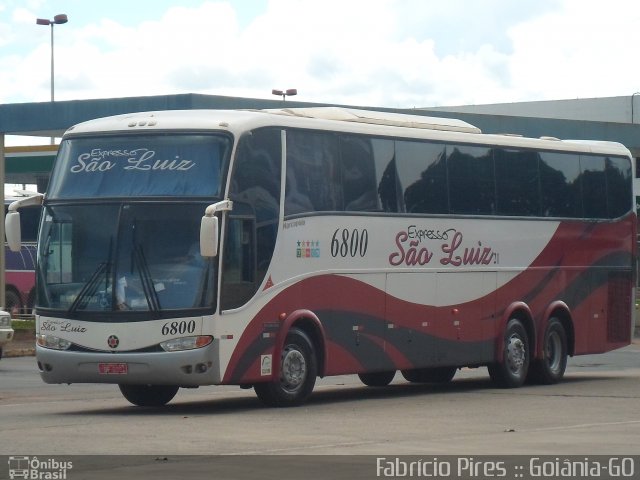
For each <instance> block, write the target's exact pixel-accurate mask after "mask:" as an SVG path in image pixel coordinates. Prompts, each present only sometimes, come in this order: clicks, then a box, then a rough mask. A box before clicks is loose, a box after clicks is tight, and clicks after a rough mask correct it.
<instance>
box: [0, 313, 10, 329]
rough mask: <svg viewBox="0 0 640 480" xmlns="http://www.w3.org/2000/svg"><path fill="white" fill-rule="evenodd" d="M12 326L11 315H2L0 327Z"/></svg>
mask: <svg viewBox="0 0 640 480" xmlns="http://www.w3.org/2000/svg"><path fill="white" fill-rule="evenodd" d="M10 326H11V316H10V315H2V316H0V327H10Z"/></svg>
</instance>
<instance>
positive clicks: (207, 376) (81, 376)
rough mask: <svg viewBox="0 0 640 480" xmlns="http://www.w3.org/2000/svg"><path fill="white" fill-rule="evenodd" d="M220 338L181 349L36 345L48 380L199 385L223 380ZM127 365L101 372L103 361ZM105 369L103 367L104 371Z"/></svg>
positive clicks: (43, 377)
mask: <svg viewBox="0 0 640 480" xmlns="http://www.w3.org/2000/svg"><path fill="white" fill-rule="evenodd" d="M217 353H218V342H217V341H215V340H214V342H213V343H212V344H210V345H208V346H206V347H203V348H198V349H194V350H184V351H179V352H153V353H149V352H145V353H135V352H132V353H127V352H122V353H117V354H114V353H111V352H74V351H63V350H53V349H49V348H44V347H41V346H40V345H37V346H36V358H37V361H38V368H39V369H40V376H41V377H42V379H43V380H44V381H45V383H113V384H145V385H177V386H180V387H196V386H200V385H215V384H218V383H220V368H219V364H218V360H217V359H218V355H217ZM101 364H103V365H105V364H107V365H126V373H113V372H114V371H116V370H118V369H115V368H114V369H110V370H111V372H112V373H101V368H100V365H101ZM104 370H105V369H104V368H103V371H104Z"/></svg>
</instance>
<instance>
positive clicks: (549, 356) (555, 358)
mask: <svg viewBox="0 0 640 480" xmlns="http://www.w3.org/2000/svg"><path fill="white" fill-rule="evenodd" d="M546 360H547V365H548V366H549V370H551V371H552V372H554V373H555V372H558V371H560V364H561V361H562V339H561V338H560V335H559V334H558V332H551V333H550V334H549V336H548V337H547V345H546Z"/></svg>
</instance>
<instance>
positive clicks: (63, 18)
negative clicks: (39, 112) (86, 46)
mask: <svg viewBox="0 0 640 480" xmlns="http://www.w3.org/2000/svg"><path fill="white" fill-rule="evenodd" d="M68 21H69V19H68V18H67V15H66V14H64V13H60V14H58V15H56V16H55V17H53V20H49V19H47V18H38V19H36V23H37V24H38V25H50V26H51V101H52V102H53V100H54V88H53V84H54V73H53V65H54V63H53V26H54V25H62V24H63V23H67V22H68Z"/></svg>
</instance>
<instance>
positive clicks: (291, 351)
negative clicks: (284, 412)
mask: <svg viewBox="0 0 640 480" xmlns="http://www.w3.org/2000/svg"><path fill="white" fill-rule="evenodd" d="M276 353H277V354H275V355H274V360H275V361H274V362H273V363H274V370H273V375H272V379H271V380H270V381H268V382H261V383H256V384H254V385H253V389H254V390H255V392H256V395H257V396H258V398H259V399H260V400H261V401H262V403H264V404H265V405H267V406H270V407H292V406H297V405H300V404H302V403H303V402H304V401H305V400H306V399H307V398H308V397H309V395H311V392H312V391H313V387H314V386H315V382H316V376H317V374H318V367H317V364H318V360H317V354H316V349H315V348H314V345H313V341H312V340H311V338H309V336H308V335H307V334H306V333H305V331H304V330H302V329H300V328H297V327H293V328H291V329H290V330H288V331H287V333H286V336H285V338H284V342H283V345H282V347H281V348H279V349H278V351H277V352H276Z"/></svg>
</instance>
